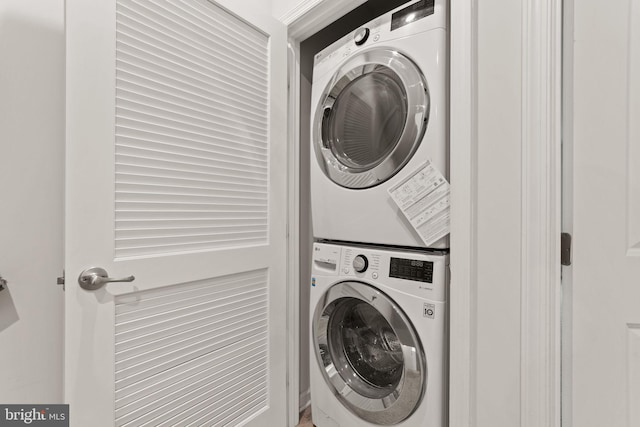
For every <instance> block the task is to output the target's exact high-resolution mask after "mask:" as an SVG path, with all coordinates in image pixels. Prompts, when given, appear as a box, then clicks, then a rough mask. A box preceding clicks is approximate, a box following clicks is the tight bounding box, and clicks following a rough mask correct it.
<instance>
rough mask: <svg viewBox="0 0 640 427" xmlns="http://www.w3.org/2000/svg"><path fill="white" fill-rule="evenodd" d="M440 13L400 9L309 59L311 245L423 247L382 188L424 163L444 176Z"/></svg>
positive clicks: (426, 7)
mask: <svg viewBox="0 0 640 427" xmlns="http://www.w3.org/2000/svg"><path fill="white" fill-rule="evenodd" d="M446 9H447V8H446V3H445V0H421V1H418V2H414V3H412V4H410V5H408V6H402V7H400V8H398V9H394V10H392V11H391V12H389V13H387V14H385V15H382V16H381V17H379V18H377V19H375V20H373V21H371V22H369V23H368V24H366V25H364V26H363V27H361V28H359V29H357V30H356V31H354V32H352V33H350V34H348V35H347V36H345V37H343V38H342V39H340V40H339V41H337V42H335V43H334V44H333V45H331V46H329V47H327V48H326V49H324V50H323V51H321V52H320V53H318V54H317V55H316V56H315V60H314V69H313V83H312V96H311V107H312V111H311V144H312V146H313V147H312V150H311V163H310V175H311V176H310V180H311V207H312V226H313V235H314V237H315V238H317V239H328V240H337V241H346V242H365V243H372V244H385V245H397V246H409V247H424V246H425V244H424V242H423V241H422V240H421V239H420V236H419V235H418V233H417V232H415V231H414V229H413V228H412V226H411V224H410V223H409V222H408V220H407V219H405V218H404V216H403V214H402V212H401V211H400V210H399V209H398V208H397V206H396V205H395V203H394V201H393V200H392V199H391V197H390V195H389V194H388V191H387V190H388V189H389V188H391V187H393V186H394V185H396V184H398V183H400V182H402V180H404V179H406V178H407V177H409V176H410V175H411V174H412V173H414V172H416V171H417V170H418V169H419V167H420V166H421V165H422V164H424V163H425V162H426V161H427V160H430V161H431V163H432V165H433V166H434V167H435V168H436V169H437V170H439V171H440V172H441V173H442V174H443V175H444V177H445V178H447V179H448V119H447V117H448V116H447V110H448V102H447V96H448V89H447V88H448V78H447V73H448V54H447V26H446V22H447V16H446ZM447 226H448V224H447ZM429 247H432V248H446V247H448V238H447V237H444V238H442V239H440V240H438V241H437V242H434V243H433V244H431V245H429Z"/></svg>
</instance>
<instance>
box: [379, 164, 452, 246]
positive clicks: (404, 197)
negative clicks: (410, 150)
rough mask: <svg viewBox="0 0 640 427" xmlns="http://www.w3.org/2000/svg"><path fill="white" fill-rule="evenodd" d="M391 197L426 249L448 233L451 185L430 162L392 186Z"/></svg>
mask: <svg viewBox="0 0 640 427" xmlns="http://www.w3.org/2000/svg"><path fill="white" fill-rule="evenodd" d="M389 195H390V196H391V198H392V199H393V200H394V202H395V203H396V204H397V205H398V207H399V208H400V210H401V211H402V213H403V214H404V216H405V217H406V218H407V219H408V220H409V222H410V223H411V225H412V226H413V228H414V229H415V230H416V232H417V233H418V235H419V236H420V238H421V239H422V241H423V242H424V243H425V244H426V245H427V246H429V245H431V244H433V243H435V242H437V241H438V240H439V239H441V238H442V237H444V236H446V235H447V234H449V218H450V201H449V182H447V180H446V178H445V177H444V176H443V175H442V174H441V173H440V171H438V170H437V169H436V168H435V167H433V164H431V161H429V160H427V162H426V163H424V164H423V165H422V166H420V167H419V168H418V170H416V171H415V172H414V173H412V174H410V175H409V176H408V177H406V178H405V179H403V180H402V182H400V183H399V184H397V185H395V186H393V187H391V188H390V189H389Z"/></svg>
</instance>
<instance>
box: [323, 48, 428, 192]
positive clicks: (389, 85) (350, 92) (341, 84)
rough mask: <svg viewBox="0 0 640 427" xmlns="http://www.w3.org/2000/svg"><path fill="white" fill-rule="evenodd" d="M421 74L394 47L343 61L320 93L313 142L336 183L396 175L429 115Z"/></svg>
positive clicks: (356, 185) (367, 182) (360, 184)
mask: <svg viewBox="0 0 640 427" xmlns="http://www.w3.org/2000/svg"><path fill="white" fill-rule="evenodd" d="M429 106H430V104H429V91H428V86H427V82H426V79H425V77H424V76H423V74H422V72H421V71H420V69H419V68H418V66H417V65H416V64H415V63H414V62H413V61H412V60H411V59H409V58H408V57H407V56H405V55H403V54H402V53H400V52H398V51H396V50H392V49H374V50H368V51H363V52H361V53H359V54H357V55H355V56H354V57H353V58H351V59H350V60H348V61H347V62H346V63H345V64H343V65H342V66H341V67H340V68H339V69H338V70H337V71H336V73H335V74H334V75H333V77H332V78H331V80H330V81H329V84H328V85H327V87H326V89H325V90H324V92H323V93H322V95H321V96H320V100H319V104H318V105H317V107H316V113H315V118H314V123H313V129H314V131H313V145H314V151H315V154H316V158H317V161H318V163H319V164H320V168H321V169H322V170H323V172H324V173H325V175H326V176H327V177H329V178H330V179H331V180H332V181H334V182H335V183H336V184H338V185H341V186H343V187H347V188H353V189H362V188H369V187H373V186H375V185H378V184H381V183H382V182H384V181H386V180H388V179H389V178H391V177H392V176H393V175H395V174H396V173H397V172H398V171H399V170H400V169H401V168H402V167H403V166H404V165H405V164H406V163H407V162H408V161H409V159H410V158H411V156H412V155H413V153H415V151H416V149H417V148H418V146H419V145H420V142H421V141H422V138H423V136H424V133H425V131H426V129H427V123H428V120H429Z"/></svg>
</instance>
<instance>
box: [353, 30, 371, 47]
mask: <svg viewBox="0 0 640 427" xmlns="http://www.w3.org/2000/svg"><path fill="white" fill-rule="evenodd" d="M368 38H369V29H368V28H367V27H362V28H358V30H357V31H356V33H355V34H354V35H353V41H354V42H356V45H357V46H360V45H362V44H364V42H366V41H367V39H368Z"/></svg>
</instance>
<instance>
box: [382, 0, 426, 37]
mask: <svg viewBox="0 0 640 427" xmlns="http://www.w3.org/2000/svg"><path fill="white" fill-rule="evenodd" d="M434 3H435V0H422V1H419V2H417V3H414V4H412V5H411V6H407V7H405V8H404V9H402V10H399V11H397V12H396V13H394V14H393V15H391V31H393V30H395V29H397V28H400V27H403V26H405V25H407V24H410V23H412V22H414V21H417V20H418V19H422V18H424V17H425V16H429V15H433V12H434V9H435V6H434Z"/></svg>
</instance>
